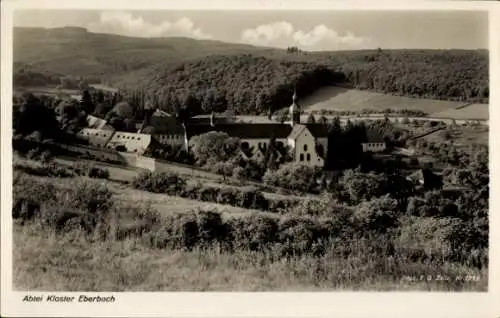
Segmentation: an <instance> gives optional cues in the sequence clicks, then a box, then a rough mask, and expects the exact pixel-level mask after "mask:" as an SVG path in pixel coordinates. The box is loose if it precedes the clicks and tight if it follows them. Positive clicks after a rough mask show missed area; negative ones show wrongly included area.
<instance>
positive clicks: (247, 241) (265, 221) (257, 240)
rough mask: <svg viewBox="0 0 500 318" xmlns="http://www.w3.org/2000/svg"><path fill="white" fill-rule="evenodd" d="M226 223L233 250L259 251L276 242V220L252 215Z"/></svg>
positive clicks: (255, 214) (260, 215)
mask: <svg viewBox="0 0 500 318" xmlns="http://www.w3.org/2000/svg"><path fill="white" fill-rule="evenodd" d="M228 223H229V224H228V227H229V228H230V230H231V237H232V245H233V247H234V248H237V249H248V250H252V251H258V250H260V251H261V250H264V249H267V248H269V247H270V246H271V245H272V244H274V243H275V242H277V238H278V237H277V233H278V222H277V219H276V218H273V217H270V216H266V215H262V214H257V213H252V214H251V215H249V216H247V217H242V218H233V219H230V220H229V221H228Z"/></svg>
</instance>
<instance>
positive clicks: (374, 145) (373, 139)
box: [361, 129, 387, 152]
mask: <svg viewBox="0 0 500 318" xmlns="http://www.w3.org/2000/svg"><path fill="white" fill-rule="evenodd" d="M366 138H367V140H366V141H365V142H363V143H361V147H363V152H383V151H385V150H386V149H387V143H386V141H385V138H384V135H382V134H381V133H380V132H378V131H375V130H373V129H368V130H367V132H366Z"/></svg>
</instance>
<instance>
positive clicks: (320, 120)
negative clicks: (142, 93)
mask: <svg viewBox="0 0 500 318" xmlns="http://www.w3.org/2000/svg"><path fill="white" fill-rule="evenodd" d="M318 124H322V125H326V124H328V119H327V118H326V117H325V116H320V117H319V119H318Z"/></svg>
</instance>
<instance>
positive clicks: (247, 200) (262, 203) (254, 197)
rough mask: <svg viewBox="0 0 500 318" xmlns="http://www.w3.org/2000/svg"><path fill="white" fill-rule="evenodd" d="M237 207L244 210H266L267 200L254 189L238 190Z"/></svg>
mask: <svg viewBox="0 0 500 318" xmlns="http://www.w3.org/2000/svg"><path fill="white" fill-rule="evenodd" d="M238 202H239V206H240V207H242V208H246V209H259V210H266V209H267V200H266V198H265V197H264V195H263V194H262V192H260V191H258V190H257V189H256V188H254V187H248V188H244V189H242V190H240V192H239V193H238Z"/></svg>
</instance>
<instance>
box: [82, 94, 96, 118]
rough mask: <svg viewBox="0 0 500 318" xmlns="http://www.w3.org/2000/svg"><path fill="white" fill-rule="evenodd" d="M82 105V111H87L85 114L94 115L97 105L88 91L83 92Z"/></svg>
mask: <svg viewBox="0 0 500 318" xmlns="http://www.w3.org/2000/svg"><path fill="white" fill-rule="evenodd" d="M80 105H81V106H82V109H83V110H84V111H85V113H87V114H92V113H93V112H94V109H95V105H94V102H93V101H92V97H91V96H90V93H89V91H88V90H87V89H85V90H83V91H82V99H81V102H80Z"/></svg>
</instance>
